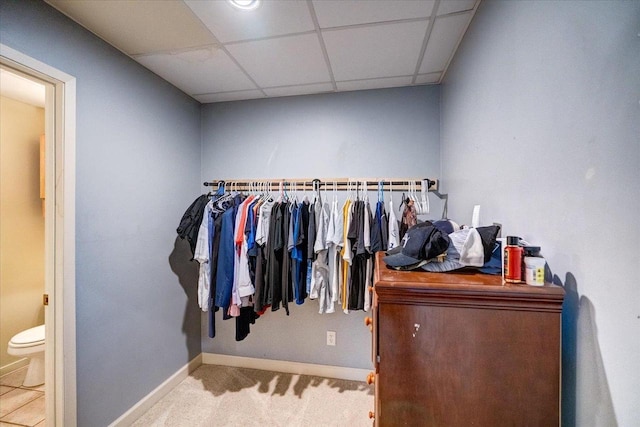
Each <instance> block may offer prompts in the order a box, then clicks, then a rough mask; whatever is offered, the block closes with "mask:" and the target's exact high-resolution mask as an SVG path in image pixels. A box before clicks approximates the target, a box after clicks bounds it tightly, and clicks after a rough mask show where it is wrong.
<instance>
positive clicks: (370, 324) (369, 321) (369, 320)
mask: <svg viewBox="0 0 640 427" xmlns="http://www.w3.org/2000/svg"><path fill="white" fill-rule="evenodd" d="M364 325H365V326H368V327H369V330H370V331H373V319H372V318H371V317H368V316H367V317H365V318H364Z"/></svg>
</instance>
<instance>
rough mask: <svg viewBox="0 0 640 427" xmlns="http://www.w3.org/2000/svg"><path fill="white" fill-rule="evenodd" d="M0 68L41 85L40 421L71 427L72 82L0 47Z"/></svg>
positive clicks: (73, 387) (73, 403)
mask: <svg viewBox="0 0 640 427" xmlns="http://www.w3.org/2000/svg"><path fill="white" fill-rule="evenodd" d="M0 67H2V69H3V70H6V71H8V72H11V73H13V74H15V75H17V76H20V77H21V78H23V79H26V80H30V81H33V82H38V83H39V84H42V85H44V87H45V103H44V140H45V141H44V144H43V157H42V158H43V160H44V161H43V163H42V170H43V175H42V177H43V191H42V194H41V196H43V200H44V203H43V214H44V292H43V295H42V304H43V305H44V324H45V344H44V345H45V357H44V359H45V387H44V396H45V398H44V401H45V423H46V425H47V426H62V425H64V426H72V427H73V426H75V425H76V381H75V354H76V349H75V78H73V77H72V76H69V75H68V74H66V73H63V72H61V71H59V70H57V69H55V68H53V67H50V66H49V65H47V64H44V63H42V62H40V61H38V60H35V59H34V58H31V57H29V56H27V55H24V54H22V53H21V52H18V51H16V50H14V49H12V48H10V47H8V46H5V45H2V44H0ZM3 185H4V184H3ZM39 425H40V424H39Z"/></svg>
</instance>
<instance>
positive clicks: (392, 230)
mask: <svg viewBox="0 0 640 427" xmlns="http://www.w3.org/2000/svg"><path fill="white" fill-rule="evenodd" d="M398 246H400V227H399V225H398V218H396V210H395V209H393V200H389V249H393V248H396V247H398Z"/></svg>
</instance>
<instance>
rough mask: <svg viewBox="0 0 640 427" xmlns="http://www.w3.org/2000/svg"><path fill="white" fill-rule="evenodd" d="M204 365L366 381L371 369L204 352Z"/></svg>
mask: <svg viewBox="0 0 640 427" xmlns="http://www.w3.org/2000/svg"><path fill="white" fill-rule="evenodd" d="M202 363H203V364H204V365H223V366H233V367H236V368H251V369H261V370H264V371H276V372H285V373H288V374H299V375H317V376H319V377H327V378H338V379H342V380H351V381H365V378H367V374H368V373H369V372H371V370H370V369H360V368H345V367H342V366H331V365H316V364H313V363H300V362H288V361H286V360H272V359H257V358H253V357H241V356H229V355H226V354H213V353H202Z"/></svg>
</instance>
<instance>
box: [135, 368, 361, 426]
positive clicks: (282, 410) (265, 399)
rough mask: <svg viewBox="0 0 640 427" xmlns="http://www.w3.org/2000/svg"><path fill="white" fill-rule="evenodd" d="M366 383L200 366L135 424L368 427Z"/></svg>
mask: <svg viewBox="0 0 640 427" xmlns="http://www.w3.org/2000/svg"><path fill="white" fill-rule="evenodd" d="M370 410H373V386H369V385H367V384H366V383H364V382H359V381H346V380H337V379H332V378H323V377H316V376H310V375H293V374H284V373H281V372H273V371H260V370H256V369H244V368H231V367H227V366H217V365H202V366H200V367H199V368H198V369H196V370H195V371H193V372H192V373H191V375H189V377H188V378H186V379H185V380H184V381H182V382H181V383H180V384H179V385H178V386H177V387H176V388H174V389H173V390H172V391H171V392H169V393H168V394H167V395H166V396H165V397H164V398H162V400H160V401H159V402H158V403H156V404H155V405H154V406H153V407H152V408H151V409H150V410H149V411H148V412H147V413H146V414H144V415H143V416H142V417H141V418H140V419H139V420H137V421H136V422H135V423H134V424H133V425H134V426H136V427H142V426H155V427H159V426H171V427H178V426H185V427H187V426H188V427H197V426H207V427H208V426H243V427H244V426H260V427H265V426H282V427H294V426H301V427H302V426H305V427H307V426H349V427H351V426H369V427H370V426H371V425H372V422H371V420H370V419H369V411H370Z"/></svg>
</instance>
